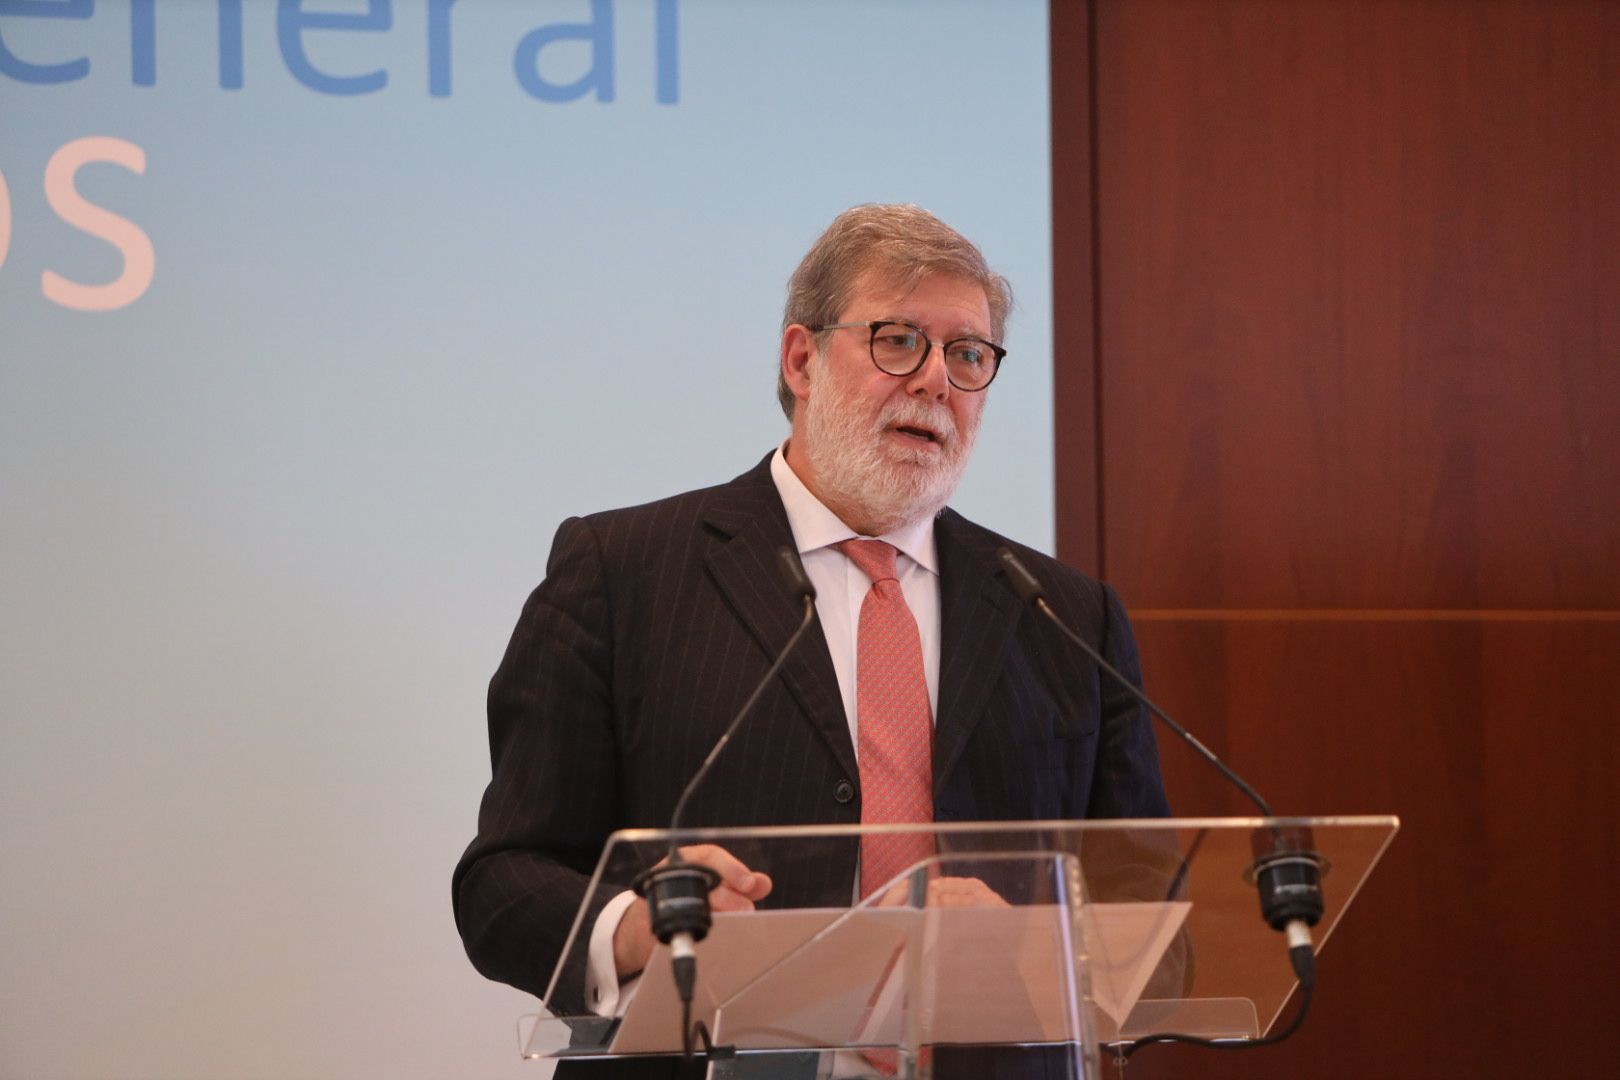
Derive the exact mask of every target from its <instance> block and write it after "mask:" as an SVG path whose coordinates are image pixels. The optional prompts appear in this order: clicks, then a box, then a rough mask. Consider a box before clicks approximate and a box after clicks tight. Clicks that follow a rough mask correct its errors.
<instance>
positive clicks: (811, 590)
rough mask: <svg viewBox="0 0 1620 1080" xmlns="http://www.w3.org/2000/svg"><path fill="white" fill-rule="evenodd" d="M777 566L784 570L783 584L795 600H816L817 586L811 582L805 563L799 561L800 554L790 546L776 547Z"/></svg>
mask: <svg viewBox="0 0 1620 1080" xmlns="http://www.w3.org/2000/svg"><path fill="white" fill-rule="evenodd" d="M776 564H777V568H778V569H779V570H780V571H781V572H782V584H784V585H786V586H787V591H788V592H789V593H791V594H792V595H793V598H794V599H795V600H814V599H815V598H816V587H815V586H814V585H812V584H810V578H809V576H808V575H806V574H805V572H804V564H803V563H801V562H799V555H798V553H797V552H796V551H794V550H793V549H792V548H790V547H786V546H784V547H779V548H777V549H776Z"/></svg>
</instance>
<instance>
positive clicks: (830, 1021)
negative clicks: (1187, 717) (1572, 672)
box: [520, 816, 1399, 1080]
mask: <svg viewBox="0 0 1620 1080" xmlns="http://www.w3.org/2000/svg"><path fill="white" fill-rule="evenodd" d="M1398 827H1399V823H1398V821H1397V820H1396V819H1395V818H1394V817H1387V816H1386V817H1318V818H1209V819H1157V820H1136V821H1073V822H1067V821H1062V822H1057V821H1041V822H1005V823H1003V822H996V823H980V824H949V825H946V824H937V825H914V826H887V827H883V828H881V829H878V830H863V829H862V828H861V827H859V826H803V827H798V826H795V827H774V828H757V829H683V830H681V832H680V833H679V836H678V839H679V841H680V843H681V844H682V845H689V844H717V845H719V846H721V847H724V848H726V849H728V850H730V851H732V852H733V853H734V854H736V855H737V856H738V857H739V858H741V859H742V860H743V861H744V862H745V863H746V864H747V865H748V866H749V867H751V868H753V869H756V870H762V871H764V872H765V873H768V874H771V875H772V876H773V878H775V879H776V880H778V881H781V882H784V883H789V882H794V881H803V880H805V879H807V878H813V877H817V876H820V877H821V878H824V879H826V880H829V881H840V882H848V881H850V880H851V878H852V872H853V868H854V865H855V863H854V860H855V858H856V853H857V852H858V850H859V842H860V837H861V836H862V834H863V832H868V831H882V832H886V833H892V834H897V835H898V834H904V835H907V836H909V837H911V838H913V840H914V841H915V842H916V844H917V845H918V850H919V851H920V852H921V853H922V857H921V858H920V860H919V861H918V863H917V864H916V865H915V866H914V867H913V868H912V869H911V870H910V871H909V872H908V873H906V874H904V875H902V876H901V877H899V878H896V879H895V880H894V881H893V882H887V883H884V885H883V886H882V887H880V888H878V889H876V890H875V891H871V894H870V895H869V896H868V898H867V899H865V900H860V901H857V900H856V898H855V897H853V896H847V897H836V896H834V897H832V898H831V900H832V902H828V901H829V898H828V897H827V896H826V895H825V890H823V893H822V895H819V896H816V897H815V898H814V899H815V901H816V902H814V903H806V902H805V894H804V893H803V890H801V891H800V895H799V896H795V895H793V892H794V890H793V889H792V888H790V887H787V886H786V885H784V888H782V889H781V890H779V891H776V892H773V896H772V897H770V898H767V899H766V901H764V902H763V903H762V904H761V905H760V907H759V909H758V910H755V911H752V912H747V913H718V914H716V916H715V918H714V926H713V929H712V930H711V931H710V933H709V935H708V937H707V939H706V940H705V941H703V942H702V943H701V944H700V945H699V946H698V962H697V968H698V974H697V986H696V993H695V997H694V1004H693V1012H692V1019H693V1020H694V1022H696V1021H702V1022H703V1023H704V1024H705V1026H706V1027H707V1028H708V1030H709V1032H710V1033H711V1036H712V1040H713V1042H714V1045H715V1046H716V1047H718V1048H721V1052H720V1053H719V1054H717V1055H716V1056H715V1058H714V1059H713V1060H714V1067H713V1068H712V1069H711V1073H710V1075H711V1076H714V1077H716V1078H725V1077H728V1076H740V1075H743V1073H744V1072H745V1071H748V1070H746V1069H745V1067H744V1065H743V1064H739V1063H749V1062H752V1063H756V1064H757V1063H759V1062H760V1060H761V1058H764V1057H768V1056H770V1055H792V1056H794V1057H795V1058H797V1059H804V1058H805V1057H806V1056H808V1055H813V1054H821V1055H823V1056H822V1059H821V1060H822V1061H823V1062H826V1063H827V1064H826V1065H825V1066H824V1067H823V1069H822V1072H823V1075H829V1074H830V1075H836V1076H839V1077H847V1076H862V1075H870V1076H874V1077H876V1076H887V1075H896V1074H898V1075H900V1076H926V1075H928V1073H929V1071H930V1064H931V1061H932V1059H933V1057H934V1054H935V1051H936V1049H937V1048H939V1047H942V1046H959V1045H970V1046H1020V1047H1032V1046H1040V1047H1046V1048H1048V1050H1047V1053H1048V1054H1051V1055H1056V1056H1058V1057H1060V1058H1061V1059H1062V1060H1063V1061H1064V1062H1065V1063H1066V1064H1067V1065H1068V1070H1069V1075H1070V1076H1071V1077H1074V1078H1075V1080H1080V1078H1090V1077H1094V1076H1096V1075H1098V1073H1097V1061H1098V1056H1097V1055H1098V1047H1099V1045H1106V1044H1112V1043H1119V1042H1126V1041H1132V1040H1136V1039H1139V1038H1142V1037H1143V1036H1145V1035H1149V1034H1155V1033H1163V1032H1180V1033H1183V1034H1188V1035H1196V1036H1202V1037H1206V1038H1215V1039H1233V1040H1242V1039H1255V1038H1259V1037H1261V1036H1262V1035H1264V1034H1265V1033H1266V1032H1267V1030H1268V1029H1270V1028H1271V1026H1272V1025H1273V1023H1274V1022H1275V1021H1276V1020H1277V1018H1278V1017H1279V1015H1280V1014H1282V1012H1283V1009H1284V1005H1285V1003H1286V1002H1287V1000H1288V998H1289V996H1290V994H1291V993H1292V992H1293V990H1294V987H1295V978H1294V972H1293V969H1292V968H1291V967H1290V965H1289V961H1288V955H1287V947H1286V944H1285V942H1284V939H1283V936H1282V935H1281V934H1279V933H1277V932H1276V931H1274V930H1272V929H1271V928H1270V927H1269V926H1267V925H1266V924H1265V922H1264V921H1263V920H1262V918H1261V915H1260V907H1259V901H1258V899H1257V894H1256V889H1255V885H1254V875H1253V867H1254V864H1255V860H1256V856H1257V853H1260V852H1262V851H1263V850H1266V849H1268V848H1269V847H1270V846H1272V845H1273V843H1274V841H1275V838H1276V837H1277V835H1279V830H1284V831H1285V832H1286V835H1287V836H1289V837H1290V838H1294V839H1295V840H1297V841H1299V842H1300V846H1301V847H1303V848H1305V849H1307V850H1308V851H1309V852H1310V853H1311V854H1312V855H1313V856H1314V857H1315V859H1316V860H1317V861H1318V862H1319V865H1320V867H1321V870H1322V877H1321V887H1322V894H1323V899H1324V912H1323V915H1322V918H1321V921H1320V922H1319V923H1318V924H1317V927H1316V930H1315V939H1316V944H1317V948H1318V949H1320V948H1321V946H1322V944H1323V943H1324V942H1326V940H1327V939H1328V937H1329V936H1330V935H1331V934H1332V933H1333V929H1334V927H1335V926H1337V924H1338V922H1339V919H1340V918H1341V917H1342V916H1343V915H1344V912H1345V909H1346V908H1347V907H1348V906H1349V905H1350V902H1351V900H1352V899H1354V898H1355V895H1356V892H1357V891H1358V890H1359V889H1360V888H1361V885H1362V882H1363V881H1365V880H1366V878H1367V875H1368V874H1369V873H1370V872H1371V871H1372V868H1373V866H1374V864H1376V863H1377V861H1378V859H1379V857H1380V856H1381V855H1382V854H1383V852H1384V850H1385V848H1386V847H1387V846H1388V844H1389V842H1390V840H1391V839H1392V838H1393V836H1394V835H1395V830H1396V829H1397V828H1398ZM671 839H672V835H671V834H670V833H668V832H664V831H660V830H650V829H648V830H629V831H624V832H619V833H615V834H614V835H613V837H612V838H611V839H610V841H609V843H608V845H607V847H606V849H605V850H604V851H603V853H602V858H601V860H600V861H599V862H598V864H597V868H596V872H595V874H594V875H593V877H592V879H591V885H590V895H589V896H588V897H587V899H586V902H585V905H584V906H583V907H582V908H581V912H580V916H579V917H578V918H577V919H576V921H575V925H574V928H573V931H572V933H571V934H570V935H569V939H568V944H567V945H566V947H565V950H564V955H563V957H562V959H561V961H560V962H559V964H558V966H557V970H556V974H555V975H554V976H553V978H552V981H551V985H550V988H549V989H548V991H547V994H546V999H545V1000H546V1003H547V1005H548V1009H549V1010H550V1011H549V1012H547V1013H543V1014H541V1015H539V1016H536V1017H526V1018H524V1022H523V1023H522V1024H521V1025H520V1039H521V1042H522V1048H523V1053H524V1054H525V1055H526V1056H529V1057H576V1056H589V1057H603V1056H615V1057H616V1056H628V1055H640V1054H670V1053H678V1052H679V1050H680V1045H681V1021H680V1015H681V1013H680V1008H679V1002H678V998H677V995H676V992H675V987H674V983H673V979H672V977H671V973H670V970H669V957H668V954H667V952H666V950H665V949H664V948H663V947H662V946H660V947H658V948H657V949H656V950H655V952H654V953H653V956H652V958H651V960H650V962H649V963H648V965H647V968H646V970H645V972H644V973H643V974H642V976H641V977H640V979H639V980H638V982H637V983H636V985H635V987H634V991H633V996H630V1001H629V1004H628V1007H627V1008H624V1009H622V1010H621V1015H619V1016H615V1017H601V1016H595V1015H589V1014H588V1013H586V1012H585V1010H583V1008H580V1007H575V1008H572V1009H570V1008H566V1007H555V1008H554V1007H552V1003H558V1002H566V1001H579V1000H581V987H580V986H577V985H575V986H569V985H568V984H569V982H570V981H571V980H572V981H575V982H577V981H579V980H581V979H583V971H584V968H585V955H586V951H587V947H588V941H589V937H590V931H591V926H590V925H588V922H587V918H586V913H587V912H592V911H595V910H598V908H599V901H600V899H601V898H604V897H606V896H610V895H613V894H617V893H618V892H620V891H622V890H624V889H626V888H628V887H629V882H630V881H631V880H632V879H633V878H634V877H635V876H636V874H638V873H639V872H640V871H642V870H644V869H646V868H647V867H649V866H652V865H653V864H654V863H656V862H658V861H659V860H660V859H662V858H663V857H664V856H665V855H666V854H667V853H668V850H669V847H670V841H671ZM812 891H813V890H812ZM828 1055H836V1057H830V1056H828Z"/></svg>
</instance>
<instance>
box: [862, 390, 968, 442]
mask: <svg viewBox="0 0 1620 1080" xmlns="http://www.w3.org/2000/svg"><path fill="white" fill-rule="evenodd" d="M896 424H904V425H906V426H909V427H921V428H927V429H928V430H929V431H932V432H934V433H936V434H937V435H938V436H939V440H940V442H942V443H951V442H955V441H956V439H957V437H958V435H959V432H958V431H957V429H956V417H955V416H953V415H952V414H951V410H950V409H948V408H946V407H945V406H944V405H941V404H939V403H938V402H927V401H919V400H918V399H916V398H901V399H900V400H898V401H891V402H890V403H889V404H887V405H885V406H884V408H883V411H882V412H880V413H879V414H878V418H877V429H878V430H879V431H883V430H884V429H886V428H890V427H893V426H895V425H896Z"/></svg>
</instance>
